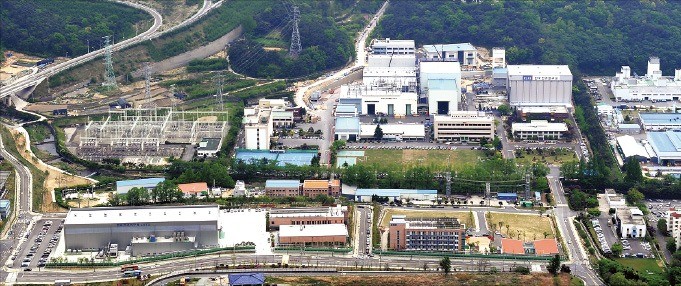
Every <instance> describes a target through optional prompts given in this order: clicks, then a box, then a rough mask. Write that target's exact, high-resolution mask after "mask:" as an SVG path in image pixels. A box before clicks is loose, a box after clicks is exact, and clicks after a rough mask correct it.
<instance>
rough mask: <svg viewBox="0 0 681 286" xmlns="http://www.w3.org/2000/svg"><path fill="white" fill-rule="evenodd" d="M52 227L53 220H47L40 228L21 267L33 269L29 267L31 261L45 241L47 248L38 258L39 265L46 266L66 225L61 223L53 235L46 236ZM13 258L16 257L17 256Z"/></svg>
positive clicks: (25, 269)
mask: <svg viewBox="0 0 681 286" xmlns="http://www.w3.org/2000/svg"><path fill="white" fill-rule="evenodd" d="M50 228H52V221H51V220H48V221H45V222H44V223H43V226H42V230H40V232H39V233H38V236H37V237H36V238H35V240H34V241H33V245H32V246H31V248H30V249H29V251H28V254H26V257H25V258H24V259H23V260H22V261H21V267H24V271H31V269H30V268H28V267H29V266H30V265H31V262H32V261H33V260H34V259H36V258H37V257H38V253H37V252H38V249H40V246H41V245H42V243H43V242H46V243H47V248H46V249H45V250H44V251H43V252H42V254H41V256H40V258H39V260H38V264H37V266H38V267H45V263H47V259H48V258H49V257H50V253H52V250H53V249H54V248H55V247H56V246H57V242H58V241H59V236H60V234H61V231H62V229H63V228H64V226H63V225H62V224H60V225H59V226H58V227H57V230H56V231H55V232H54V234H53V235H52V237H46V236H47V233H48V232H49V230H50ZM48 239H49V240H48ZM12 258H13V259H16V257H12Z"/></svg>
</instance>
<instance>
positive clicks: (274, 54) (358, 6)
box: [229, 0, 382, 78]
mask: <svg viewBox="0 0 681 286" xmlns="http://www.w3.org/2000/svg"><path fill="white" fill-rule="evenodd" d="M381 3H382V2H380V1H354V0H345V1H333V2H327V1H307V2H305V3H303V4H300V5H299V7H300V24H299V31H300V38H301V41H300V42H301V46H302V48H303V50H302V52H301V53H300V56H299V57H297V58H291V57H288V56H287V53H288V48H289V43H290V39H291V26H292V24H290V23H289V22H290V17H289V15H287V13H281V11H287V10H290V9H291V8H290V7H287V6H285V4H284V3H283V2H277V3H276V4H274V5H273V7H271V8H269V9H266V10H264V11H263V12H262V13H259V14H258V15H256V16H255V20H256V22H257V23H258V25H257V26H256V27H255V29H254V30H253V31H251V32H250V33H248V35H247V36H246V39H245V40H243V41H239V42H237V43H234V44H233V45H232V46H231V48H230V50H229V56H230V59H231V60H232V65H233V67H234V69H235V71H236V72H239V73H244V74H247V75H250V76H255V77H261V78H295V77H300V76H306V75H309V74H312V73H315V72H320V71H323V70H326V69H330V68H336V67H340V66H342V65H343V64H345V63H346V62H348V61H349V60H350V58H351V57H352V56H353V55H354V47H353V43H354V37H355V36H356V35H355V33H356V32H357V31H359V30H360V29H361V27H362V26H363V25H364V23H365V22H366V19H364V18H362V17H350V18H349V19H339V18H341V17H344V15H341V13H347V14H350V13H374V12H375V11H376V10H378V8H379V7H380V5H381ZM338 20H341V22H342V24H338V23H337V22H338ZM273 33H276V34H280V37H279V39H278V40H271V39H270V38H271V35H272V34H273ZM258 40H259V41H258ZM263 42H264V43H265V44H267V47H273V46H274V48H279V49H278V50H265V49H263V47H264V46H265V45H264V44H263Z"/></svg>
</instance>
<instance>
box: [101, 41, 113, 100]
mask: <svg viewBox="0 0 681 286" xmlns="http://www.w3.org/2000/svg"><path fill="white" fill-rule="evenodd" d="M102 38H104V49H105V50H104V82H103V83H102V85H103V86H105V87H107V88H109V89H111V88H115V87H116V76H115V75H114V70H113V61H112V60H111V54H112V53H113V45H112V44H111V39H110V38H109V36H104V37H102Z"/></svg>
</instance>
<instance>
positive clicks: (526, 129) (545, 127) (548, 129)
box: [511, 120, 568, 140]
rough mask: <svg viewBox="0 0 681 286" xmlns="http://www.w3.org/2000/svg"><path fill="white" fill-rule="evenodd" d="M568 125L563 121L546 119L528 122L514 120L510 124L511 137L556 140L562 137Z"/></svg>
mask: <svg viewBox="0 0 681 286" xmlns="http://www.w3.org/2000/svg"><path fill="white" fill-rule="evenodd" d="M567 131H568V127H567V125H566V124H565V123H563V122H560V123H551V122H548V121H546V120H532V122H529V123H521V122H515V123H513V125H511V133H513V137H515V138H517V139H521V140H558V139H561V138H563V135H564V134H565V132H567Z"/></svg>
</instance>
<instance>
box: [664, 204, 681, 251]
mask: <svg viewBox="0 0 681 286" xmlns="http://www.w3.org/2000/svg"><path fill="white" fill-rule="evenodd" d="M665 215H666V217H667V232H668V233H669V236H671V237H673V238H674V240H675V241H676V245H677V246H678V245H681V211H680V210H676V209H674V208H670V209H669V210H667V211H666V212H665Z"/></svg>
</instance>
